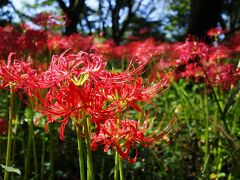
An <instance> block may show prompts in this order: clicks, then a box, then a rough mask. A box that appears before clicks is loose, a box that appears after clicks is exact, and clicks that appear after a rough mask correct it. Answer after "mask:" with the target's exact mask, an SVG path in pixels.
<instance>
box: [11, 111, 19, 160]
mask: <svg viewBox="0 0 240 180" xmlns="http://www.w3.org/2000/svg"><path fill="white" fill-rule="evenodd" d="M17 129H18V114H16V119H15V124H14V132H15V134H17ZM16 140H17V138H14V139H13V147H12V162H14V160H15V159H14V158H15V156H14V154H15V149H16Z"/></svg>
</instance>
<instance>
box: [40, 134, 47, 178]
mask: <svg viewBox="0 0 240 180" xmlns="http://www.w3.org/2000/svg"><path fill="white" fill-rule="evenodd" d="M45 144H46V142H45V135H43V138H42V155H41V174H40V179H41V180H43V179H44V178H43V176H44V159H45Z"/></svg>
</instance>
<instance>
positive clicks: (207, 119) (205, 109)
mask: <svg viewBox="0 0 240 180" xmlns="http://www.w3.org/2000/svg"><path fill="white" fill-rule="evenodd" d="M201 105H202V111H203V116H204V120H205V149H204V151H205V152H204V153H205V156H204V160H203V161H204V165H203V170H202V177H207V176H206V169H207V165H208V160H209V116H208V109H207V107H208V102H207V90H206V87H204V94H203V97H202V102H201ZM202 177H201V178H202ZM201 178H199V179H201Z"/></svg>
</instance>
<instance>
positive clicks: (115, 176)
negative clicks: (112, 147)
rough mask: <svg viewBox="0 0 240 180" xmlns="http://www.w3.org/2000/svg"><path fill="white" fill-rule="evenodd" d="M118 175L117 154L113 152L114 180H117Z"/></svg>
mask: <svg viewBox="0 0 240 180" xmlns="http://www.w3.org/2000/svg"><path fill="white" fill-rule="evenodd" d="M118 175H119V153H118V152H117V150H116V152H115V169H114V180H118Z"/></svg>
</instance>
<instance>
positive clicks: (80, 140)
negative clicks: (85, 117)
mask: <svg viewBox="0 0 240 180" xmlns="http://www.w3.org/2000/svg"><path fill="white" fill-rule="evenodd" d="M80 132H81V130H80V128H79V127H78V126H77V127H76V133H77V142H78V160H79V167H80V178H81V180H85V169H84V159H83V138H82V137H81V134H80Z"/></svg>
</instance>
